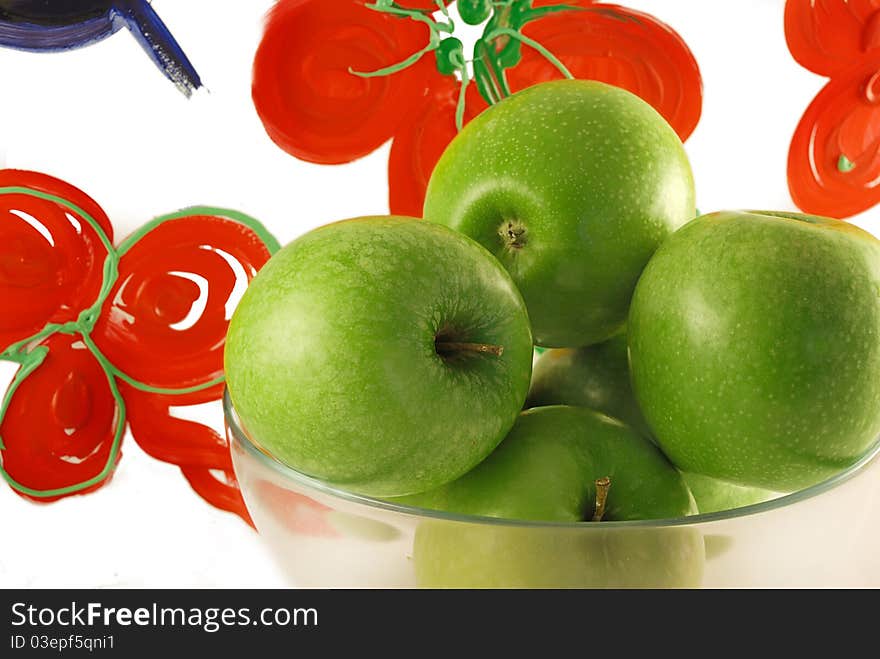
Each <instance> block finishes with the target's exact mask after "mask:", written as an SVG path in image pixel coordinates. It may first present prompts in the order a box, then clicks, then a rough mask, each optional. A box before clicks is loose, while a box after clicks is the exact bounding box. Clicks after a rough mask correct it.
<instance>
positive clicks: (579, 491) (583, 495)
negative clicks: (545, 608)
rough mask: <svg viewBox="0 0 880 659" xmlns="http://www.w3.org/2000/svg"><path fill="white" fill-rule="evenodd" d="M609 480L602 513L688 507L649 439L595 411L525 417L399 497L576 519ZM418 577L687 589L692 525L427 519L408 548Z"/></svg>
mask: <svg viewBox="0 0 880 659" xmlns="http://www.w3.org/2000/svg"><path fill="white" fill-rule="evenodd" d="M603 476H609V477H610V478H611V487H610V489H609V491H608V501H607V507H606V509H605V516H604V517H603V519H605V520H608V521H614V520H617V521H620V520H638V519H657V518H676V517H682V516H684V515H689V514H692V513H694V512H696V508H695V507H694V503H693V499H692V498H691V494H690V491H689V490H688V488H687V486H686V485H685V484H684V481H683V480H682V477H681V475H680V474H679V472H678V471H677V470H676V469H675V467H673V466H672V465H671V464H670V463H669V461H668V460H667V459H666V458H665V457H664V456H663V454H662V453H661V452H660V451H659V449H657V447H656V446H654V445H653V444H651V443H650V442H649V441H648V440H647V439H645V438H643V437H642V436H640V435H639V434H638V433H636V432H635V431H633V430H632V429H630V428H628V427H627V426H625V425H623V424H621V423H620V422H618V421H614V420H612V419H610V418H609V417H606V416H604V415H602V414H598V413H597V412H592V411H590V410H585V409H583V408H578V407H568V406H550V407H539V408H535V409H531V410H528V411H526V412H523V413H522V414H521V415H520V416H519V419H517V422H516V424H515V425H514V427H513V430H511V432H510V434H509V435H508V436H507V438H505V440H504V441H503V442H502V443H501V445H500V446H499V447H498V448H497V449H496V450H495V451H494V452H493V453H492V455H490V456H489V457H488V458H487V459H486V460H484V461H483V462H482V463H481V464H479V465H478V466H477V467H476V468H475V469H473V470H472V471H470V472H468V473H467V474H465V475H464V476H463V477H462V478H459V479H458V480H456V481H454V482H452V483H450V484H448V485H445V486H443V487H441V488H438V489H437V490H435V491H433V492H431V493H426V494H423V495H418V496H417V497H414V498H411V499H410V500H409V501H408V502H407V503H410V504H414V503H415V504H421V505H428V506H429V507H433V508H438V509H440V510H446V511H450V512H455V513H465V514H471V515H485V516H490V517H501V518H506V519H508V520H509V519H520V520H532V521H548V522H578V521H582V520H584V519H589V518H590V517H591V516H592V513H593V507H594V505H595V485H594V483H595V480H596V479H597V478H601V477H603ZM413 561H414V564H415V571H416V580H417V583H418V584H419V585H420V586H423V587H434V588H437V587H439V588H517V587H521V588H591V587H609V588H610V587H614V588H625V587H641V588H647V587H654V588H659V587H692V586H697V585H699V584H700V582H701V580H702V574H703V564H704V548H703V538H702V535H701V534H700V532H699V531H698V530H696V529H691V528H686V527H685V528H678V527H674V526H673V527H662V526H661V527H653V528H652V527H642V528H617V527H608V526H607V525H604V524H603V523H602V522H597V523H589V522H584V523H583V524H581V525H577V526H575V525H570V526H566V527H553V526H547V527H536V526H516V525H515V524H511V523H510V522H507V523H501V524H488V523H486V522H481V523H468V522H466V521H461V522H452V521H443V520H426V521H424V522H423V523H421V524H420V525H419V527H418V529H417V530H416V535H415V540H414V543H413Z"/></svg>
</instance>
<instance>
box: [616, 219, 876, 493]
mask: <svg viewBox="0 0 880 659" xmlns="http://www.w3.org/2000/svg"><path fill="white" fill-rule="evenodd" d="M628 332H629V348H630V365H631V370H632V378H633V385H634V390H635V393H636V397H637V399H638V401H639V404H640V407H641V409H642V412H643V413H644V415H645V417H646V419H647V420H648V424H649V425H650V427H651V429H652V430H653V432H654V436H655V437H656V439H657V440H658V442H659V444H660V446H661V447H662V448H663V450H664V452H665V453H666V454H667V455H668V456H669V458H670V459H671V460H672V461H673V462H674V463H675V464H676V465H677V466H678V467H679V468H681V469H684V470H686V471H693V472H697V473H701V474H705V475H708V476H713V477H716V478H722V479H726V480H730V481H733V482H736V483H740V484H743V485H753V486H758V487H763V488H767V489H770V490H777V491H790V490H796V489H799V488H802V487H806V486H809V485H811V484H814V483H816V482H818V481H821V480H823V479H825V478H827V477H829V476H831V475H832V474H834V473H835V472H836V471H838V470H840V469H841V468H843V467H845V466H846V465H848V464H849V463H851V462H852V461H854V460H855V459H856V458H857V457H859V456H860V455H861V454H862V453H863V452H864V451H865V450H866V449H867V448H868V447H869V446H870V445H871V444H872V443H873V442H874V440H875V439H876V438H877V436H878V434H880V377H878V374H880V242H878V241H877V239H876V238H874V237H873V236H871V235H870V234H868V233H867V232H865V231H863V230H861V229H859V228H857V227H855V226H852V225H848V224H846V223H844V222H840V221H838V220H830V219H825V218H817V217H813V216H804V215H797V214H776V213H762V212H720V213H713V214H711V215H706V216H703V217H701V218H698V219H696V220H694V221H693V222H691V223H690V224H688V225H687V226H685V227H684V228H683V229H681V230H680V231H679V232H677V233H676V234H675V235H674V236H673V237H672V238H670V239H669V240H668V241H667V242H666V243H665V244H664V245H663V247H661V248H660V250H658V252H657V254H656V255H655V256H654V258H653V259H652V260H651V262H650V263H649V264H648V267H647V268H646V269H645V272H644V274H643V275H642V278H641V280H640V281H639V284H638V287H637V288H636V292H635V295H634V298H633V304H632V309H631V312H630V317H629V327H628Z"/></svg>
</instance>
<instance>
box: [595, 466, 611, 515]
mask: <svg viewBox="0 0 880 659" xmlns="http://www.w3.org/2000/svg"><path fill="white" fill-rule="evenodd" d="M610 489H611V479H610V478H609V477H608V476H603V477H602V478H597V479H596V507H595V508H594V509H593V521H594V522H601V521H602V517H604V516H605V502H606V501H608V490H610Z"/></svg>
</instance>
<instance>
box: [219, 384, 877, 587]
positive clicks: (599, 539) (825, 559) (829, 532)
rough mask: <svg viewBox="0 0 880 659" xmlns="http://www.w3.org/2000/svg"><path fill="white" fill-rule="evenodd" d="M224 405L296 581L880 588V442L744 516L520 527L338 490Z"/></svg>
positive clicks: (273, 542)
mask: <svg viewBox="0 0 880 659" xmlns="http://www.w3.org/2000/svg"><path fill="white" fill-rule="evenodd" d="M223 404H224V413H225V419H226V430H227V437H228V439H229V443H230V447H231V451H232V461H233V465H234V467H235V473H236V476H237V478H238V482H239V485H240V487H241V491H242V494H243V495H244V500H245V503H246V504H247V507H248V510H249V511H250V513H251V515H252V517H253V520H254V523H255V524H256V526H257V530H258V531H259V533H260V535H261V536H262V538H263V541H264V542H265V543H266V544H267V545H268V547H269V549H270V551H271V552H272V554H273V555H274V557H275V558H276V559H277V561H278V562H279V564H280V566H281V567H282V569H283V571H284V573H285V575H286V576H287V578H288V579H289V581H290V585H292V586H300V587H317V588H406V587H417V586H421V587H464V588H481V587H500V588H526V587H538V588H566V587H568V588H579V587H615V588H618V587H636V588H656V587H688V588H691V587H707V588H746V587H877V586H880V459H878V454H880V441H878V442H877V443H875V445H874V446H873V447H872V449H871V450H870V451H868V452H867V453H866V454H865V456H864V457H863V458H862V459H861V460H859V461H858V462H857V463H856V464H854V465H853V466H852V467H850V468H849V469H847V470H846V471H845V472H842V473H840V474H838V475H837V476H835V477H834V478H831V479H829V480H827V481H824V482H822V483H820V484H818V485H815V486H813V487H811V488H809V489H806V490H802V491H799V492H795V493H793V494H789V495H785V496H782V497H779V498H777V499H774V500H772V501H767V502H764V503H760V504H755V505H751V506H746V507H743V508H737V509H735V510H729V511H724V512H719V513H712V514H706V515H694V516H692V517H687V518H678V519H668V520H651V521H639V522H602V523H599V524H592V523H587V522H581V523H577V524H560V523H541V522H522V521H513V520H501V519H495V518H490V517H476V516H470V515H455V514H449V513H443V512H438V511H432V510H425V509H421V508H413V507H409V506H402V505H397V504H393V503H389V502H387V501H382V500H379V499H373V498H370V497H365V496H360V495H357V494H352V493H350V492H346V491H344V490H340V489H338V488H335V487H333V486H330V485H328V484H326V483H323V482H321V481H319V480H316V479H314V478H310V477H309V476H306V475H304V474H301V473H299V472H297V471H296V470H294V469H291V468H290V467H287V466H285V465H283V464H281V463H280V462H278V461H277V460H275V459H274V458H272V457H271V456H269V455H267V454H266V453H265V452H263V451H262V450H261V449H260V448H259V447H258V446H257V445H256V444H255V443H254V442H253V441H251V440H250V439H249V438H248V436H247V435H246V433H245V432H244V430H243V429H242V427H241V424H240V423H239V420H238V417H237V416H236V414H235V410H234V409H233V407H232V404H231V401H230V399H229V396H228V394H227V395H225V396H224V401H223Z"/></svg>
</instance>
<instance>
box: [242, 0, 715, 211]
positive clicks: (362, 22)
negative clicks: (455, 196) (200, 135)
mask: <svg viewBox="0 0 880 659" xmlns="http://www.w3.org/2000/svg"><path fill="white" fill-rule="evenodd" d="M561 1H562V0H560V2H561ZM381 4H383V3H381V2H377V3H376V4H375V5H371V6H372V8H370V7H371V6H368V3H367V2H366V0H280V1H279V2H277V3H276V5H275V7H274V8H273V10H272V11H271V13H270V14H269V16H268V18H267V21H266V28H265V33H264V36H263V40H262V42H261V43H260V46H259V48H258V49H257V54H256V57H255V59H254V79H253V99H254V104H255V106H256V109H257V112H258V114H259V116H260V118H261V119H262V121H263V124H264V126H265V128H266V131H267V133H268V134H269V136H270V137H271V138H272V139H273V140H274V141H275V142H276V143H277V144H278V145H279V146H280V147H281V148H282V149H284V150H285V151H287V152H288V153H290V154H291V155H294V156H296V157H297V158H300V159H302V160H307V161H310V162H316V163H321V164H336V163H344V162H349V161H351V160H355V159H357V158H360V157H362V156H364V155H366V154H368V153H370V152H371V151H373V150H375V149H376V148H378V147H379V146H380V145H381V144H383V143H384V142H386V141H387V140H389V139H392V140H393V142H392V146H391V155H390V159H389V168H388V173H389V195H390V203H389V205H390V209H391V212H392V213H395V214H401V215H415V216H420V215H421V213H422V204H423V201H424V194H425V187H426V185H427V181H428V179H429V177H430V174H431V172H432V171H433V169H434V166H435V165H436V163H437V160H438V159H439V157H440V155H441V154H442V152H443V150H444V148H445V147H446V145H447V144H448V143H449V141H450V140H451V139H452V138H453V137H454V136H455V134H456V132H457V131H456V122H455V116H456V108H457V105H458V94H459V86H460V83H459V80H458V78H457V77H456V76H455V75H454V72H453V73H450V72H449V67H448V63H447V66H442V65H441V64H440V60H439V59H438V58H437V57H436V56H435V55H434V54H433V53H431V52H426V53H425V55H424V56H423V57H421V58H420V59H419V60H418V61H417V62H416V63H415V64H413V65H411V66H408V67H406V68H403V69H402V70H400V71H398V72H397V73H393V74H389V75H380V76H374V77H362V76H359V75H356V74H355V72H359V73H364V72H371V71H376V70H378V69H382V68H383V67H388V66H389V65H392V64H395V63H399V62H404V61H406V60H407V58H408V57H409V56H411V55H412V54H413V53H417V52H419V51H420V50H426V51H428V49H433V50H435V51H437V52H439V53H440V54H441V56H442V55H443V54H444V53H445V52H446V51H445V50H444V46H445V45H447V44H449V45H450V46H451V45H452V44H453V42H454V39H453V38H451V37H444V36H443V35H444V34H447V33H448V32H449V31H448V30H447V29H446V28H442V29H439V30H438V29H432V28H431V27H430V24H431V23H432V20H431V19H429V18H428V17H429V16H430V15H431V12H436V11H437V8H438V6H437V3H436V2H429V1H427V0H425V1H424V2H415V1H414V0H412V1H410V2H406V1H404V2H400V3H398V5H402V6H404V7H409V8H412V9H421V10H424V13H422V14H419V16H415V17H413V16H401V15H394V14H392V13H388V12H389V11H391V10H386V11H384V12H383V11H381V7H379V6H378V5H381ZM384 4H387V5H390V3H384ZM553 4H559V3H557V2H553V1H551V0H535V1H534V2H532V1H531V0H515V1H514V2H513V3H510V4H509V5H507V6H506V7H502V6H500V5H498V6H496V8H495V13H494V15H493V17H492V18H491V19H490V21H489V23H488V24H487V28H486V30H487V32H486V33H485V34H484V37H487V36H488V35H489V33H490V32H491V31H492V30H493V29H497V28H498V27H502V28H504V27H512V28H516V30H515V31H518V32H519V33H520V34H522V35H523V36H525V37H527V38H529V39H534V40H537V41H538V42H539V43H541V44H543V45H544V46H545V47H547V48H548V49H549V50H550V52H552V53H555V54H556V55H557V56H558V57H559V59H560V60H561V61H562V62H563V64H565V65H566V66H567V67H568V68H569V70H570V71H571V73H572V74H573V75H574V77H577V78H585V79H597V80H602V81H605V82H608V83H611V84H615V85H618V86H621V87H624V88H626V89H629V90H630V91H633V92H634V93H636V94H639V95H640V96H642V98H644V99H645V100H647V101H648V102H649V103H651V104H652V105H653V106H654V107H655V108H657V110H658V111H659V112H660V113H661V114H663V115H664V116H665V117H666V119H667V120H668V121H669V122H670V123H671V124H672V126H673V127H674V128H675V129H676V131H677V132H678V134H679V136H680V137H681V138H682V139H686V138H687V137H688V136H689V135H690V133H691V132H692V131H693V129H694V127H695V126H696V124H697V121H698V120H699V117H700V112H701V108H702V83H701V79H700V73H699V69H698V67H697V63H696V61H695V60H694V57H693V55H692V54H691V52H690V50H689V49H688V47H687V45H686V44H685V43H684V41H683V40H682V39H681V37H680V36H679V35H678V34H676V33H675V32H674V31H673V30H672V29H671V28H670V27H669V26H667V25H665V24H663V23H661V22H659V21H658V20H657V19H655V18H653V17H652V16H649V15H648V14H644V13H642V12H637V11H633V10H631V9H627V8H625V7H620V6H617V5H610V4H598V3H594V2H590V1H589V0H574V1H572V2H566V3H565V4H568V5H577V6H578V9H571V10H566V11H562V12H559V13H546V14H544V15H542V16H541V17H538V16H537V14H534V12H535V11H542V10H544V11H546V9H547V8H548V6H550V5H553ZM530 12H531V13H530ZM433 23H434V26H435V27H436V26H437V22H436V21H434V22H433ZM488 41H489V42H490V43H491V48H493V49H494V53H495V55H493V57H495V58H496V59H497V63H498V66H499V67H500V68H501V69H503V70H504V74H503V75H504V76H506V77H507V78H509V83H510V88H511V89H510V91H516V90H517V89H521V88H523V87H527V86H529V85H532V84H535V83H538V82H541V81H544V80H548V79H551V78H553V77H557V76H559V75H560V74H559V72H558V71H557V69H556V68H555V67H554V66H553V65H551V64H550V63H549V62H548V60H547V59H546V58H545V57H544V56H543V55H541V54H540V53H538V52H537V51H535V50H533V49H532V48H531V47H529V46H528V45H527V44H520V45H519V46H517V48H516V49H515V52H508V51H506V50H505V46H506V44H507V43H508V42H509V41H510V37H509V36H506V35H502V36H498V37H496V38H493V39H489V40H488ZM502 51H503V52H502ZM444 63H446V62H444ZM440 69H442V70H444V71H445V73H441V72H440ZM486 107H488V100H486V99H484V98H481V97H480V94H479V93H478V92H477V91H476V86H475V85H471V86H470V87H469V88H468V90H467V104H466V112H465V115H464V123H466V122H467V121H468V120H469V119H472V118H473V117H474V116H476V115H477V114H479V113H480V112H482V111H483V110H484V109H485V108H486Z"/></svg>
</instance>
